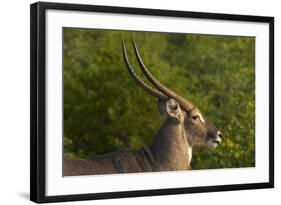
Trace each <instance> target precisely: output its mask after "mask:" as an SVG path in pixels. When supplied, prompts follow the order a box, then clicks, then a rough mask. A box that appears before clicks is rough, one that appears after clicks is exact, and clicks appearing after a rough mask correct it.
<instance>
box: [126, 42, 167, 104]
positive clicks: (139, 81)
mask: <svg viewBox="0 0 281 205" xmlns="http://www.w3.org/2000/svg"><path fill="white" fill-rule="evenodd" d="M122 48H123V57H124V61H125V64H126V67H127V70H128V71H129V73H130V75H131V77H132V78H133V79H134V80H135V81H136V83H137V84H138V85H140V86H141V87H142V89H144V90H145V91H146V92H147V93H149V94H151V95H152V96H154V97H157V98H158V99H160V100H162V101H166V100H168V97H167V96H166V95H163V94H162V93H161V92H159V91H158V90H156V89H154V88H153V87H151V86H150V85H147V84H146V83H145V82H144V81H143V80H142V79H140V77H139V76H137V74H136V72H135V71H134V69H133V68H132V66H131V65H130V63H129V60H128V56H127V52H126V48H125V43H124V41H122Z"/></svg>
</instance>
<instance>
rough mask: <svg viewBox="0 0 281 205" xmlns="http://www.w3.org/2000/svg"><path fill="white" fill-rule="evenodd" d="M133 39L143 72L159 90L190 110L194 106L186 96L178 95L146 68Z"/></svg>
mask: <svg viewBox="0 0 281 205" xmlns="http://www.w3.org/2000/svg"><path fill="white" fill-rule="evenodd" d="M132 41H133V46H134V51H135V54H136V57H137V61H138V64H139V66H140V67H141V70H142V72H143V73H144V75H145V76H146V78H147V79H148V80H149V81H150V82H151V83H152V85H153V86H155V87H156V88H157V89H158V90H159V91H161V92H162V93H163V94H165V95H166V96H168V97H170V98H173V99H174V100H176V101H177V102H178V103H179V104H180V105H181V106H182V107H183V108H184V109H186V110H190V109H191V108H193V105H192V104H191V103H190V102H188V101H187V100H186V99H185V98H183V97H181V96H180V95H177V94H176V93H175V92H174V91H172V90H170V89H169V88H167V87H166V86H164V85H162V84H161V83H160V82H159V81H158V80H157V79H156V78H155V77H154V76H153V75H152V74H151V73H150V72H149V70H148V69H147V68H146V66H145V65H144V63H143V62H142V60H141V57H140V54H139V51H138V49H137V46H136V43H135V41H134V40H132Z"/></svg>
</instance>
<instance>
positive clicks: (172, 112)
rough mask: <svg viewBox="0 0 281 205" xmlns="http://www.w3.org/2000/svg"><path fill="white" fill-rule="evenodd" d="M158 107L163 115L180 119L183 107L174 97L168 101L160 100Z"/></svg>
mask: <svg viewBox="0 0 281 205" xmlns="http://www.w3.org/2000/svg"><path fill="white" fill-rule="evenodd" d="M158 109H159V111H160V114H161V115H162V116H163V117H172V118H176V119H178V120H180V113H181V108H180V105H179V103H178V102H177V101H175V100H174V99H169V100H167V101H166V102H163V101H160V100H159V101H158Z"/></svg>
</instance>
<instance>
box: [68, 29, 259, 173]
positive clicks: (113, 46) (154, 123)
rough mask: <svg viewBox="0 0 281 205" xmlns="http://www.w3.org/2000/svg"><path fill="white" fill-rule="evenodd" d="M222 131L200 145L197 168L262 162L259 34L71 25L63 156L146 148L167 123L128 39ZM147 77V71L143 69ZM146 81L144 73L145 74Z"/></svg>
mask: <svg viewBox="0 0 281 205" xmlns="http://www.w3.org/2000/svg"><path fill="white" fill-rule="evenodd" d="M132 36H134V38H135V41H136V43H137V45H138V48H139V51H140V53H141V56H142V59H143V61H144V62H145V64H146V65H147V67H148V68H149V69H150V70H151V72H152V73H153V74H154V75H155V76H156V77H157V78H158V79H159V80H160V82H162V83H163V84H164V85H167V86H168V87H169V88H172V89H173V90H174V91H176V92H178V93H179V94H181V95H183V96H185V97H186V98H187V99H188V100H190V101H191V102H192V103H193V104H195V105H196V106H197V107H198V108H199V109H200V110H201V112H202V113H203V115H204V116H205V117H206V118H208V119H209V120H210V121H212V122H213V123H214V124H215V125H216V126H217V127H218V128H219V129H220V130H221V132H222V133H223V136H224V138H223V144H222V145H221V146H218V147H217V148H216V149H208V148H202V149H199V150H194V152H193V159H192V164H191V166H192V168H193V169H205V168H227V167H250V166H255V38H253V37H235V36H215V35H194V34H173V33H151V32H123V31H109V30H95V29H75V28H64V30H63V37H64V44H63V47H64V50H63V52H64V155H65V156H67V157H75V158H93V157H95V156H96V155H99V154H103V153H107V152H111V151H116V150H127V149H137V148H141V147H142V146H143V145H145V144H148V143H149V142H150V141H151V139H152V138H153V136H154V135H155V134H156V133H157V131H158V129H159V128H160V126H161V123H163V119H162V118H161V116H160V114H159V113H158V110H157V100H156V99H155V98H154V97H151V96H150V95H148V94H146V93H145V92H144V91H143V90H142V89H141V88H140V87H139V86H137V85H136V84H135V82H134V81H133V80H132V79H131V78H130V76H129V74H128V72H127V70H126V67H125V65H124V61H123V57H122V50H121V41H122V39H123V40H125V43H126V47H127V52H128V55H129V59H130V61H131V63H132V64H133V66H134V67H135V69H136V71H140V69H139V68H138V67H137V62H136V59H135V56H134V53H133V49H132V45H131V37H132ZM138 74H139V75H140V76H142V77H143V75H142V74H141V72H138ZM143 79H144V77H143Z"/></svg>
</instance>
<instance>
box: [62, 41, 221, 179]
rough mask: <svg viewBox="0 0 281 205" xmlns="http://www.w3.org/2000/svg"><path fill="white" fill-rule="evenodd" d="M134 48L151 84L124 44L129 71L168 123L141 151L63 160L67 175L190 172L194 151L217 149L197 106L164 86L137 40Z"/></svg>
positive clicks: (217, 133)
mask: <svg viewBox="0 0 281 205" xmlns="http://www.w3.org/2000/svg"><path fill="white" fill-rule="evenodd" d="M133 47H134V52H135V55H136V58H137V61H138V64H139V66H140V68H141V70H142V72H143V73H144V75H145V76H146V78H147V79H148V81H149V82H150V83H151V85H148V84H147V83H145V82H144V81H143V80H142V79H141V78H140V77H139V76H137V74H136V72H135V71H134V69H133V68H132V66H131V65H130V63H129V60H128V56H127V53H126V48H125V44H124V42H123V43H122V48H123V57H124V61H125V65H126V68H127V70H128V72H129V74H130V76H131V77H132V78H133V79H134V81H135V82H136V83H137V84H138V85H139V86H140V87H141V88H142V89H143V90H145V91H146V92H147V93H149V94H151V95H152V96H154V97H156V98H158V108H159V111H160V113H161V115H162V116H164V117H165V122H164V123H163V125H162V126H161V128H160V129H159V131H158V133H157V134H156V136H155V137H154V138H153V140H152V142H151V143H150V144H149V145H147V146H144V147H143V148H142V149H139V150H133V151H124V152H112V153H108V154H104V155H101V156H98V157H96V158H94V159H92V160H82V159H64V175H65V176H74V175H94V174H113V173H132V172H152V171H172V170H188V169H190V162H191V158H192V148H194V147H202V146H207V147H216V146H217V145H218V144H220V143H221V140H222V135H221V133H220V131H218V129H217V128H216V127H215V126H214V125H212V124H211V123H210V122H208V120H206V119H205V118H204V117H203V115H202V114H201V112H200V110H199V109H198V108H197V107H195V106H194V105H192V104H191V103H190V102H189V101H187V100H186V99H185V98H183V97H181V96H179V95H178V94H176V93H175V92H173V91H172V90H170V89H169V88H167V87H165V86H164V85H162V84H161V83H160V82H159V81H158V80H157V79H156V78H155V77H154V76H153V75H152V74H151V73H150V72H149V70H148V69H147V68H146V66H145V65H144V63H143V62H142V60H141V57H140V54H139V51H138V49H137V46H136V44H135V42H134V41H133Z"/></svg>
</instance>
